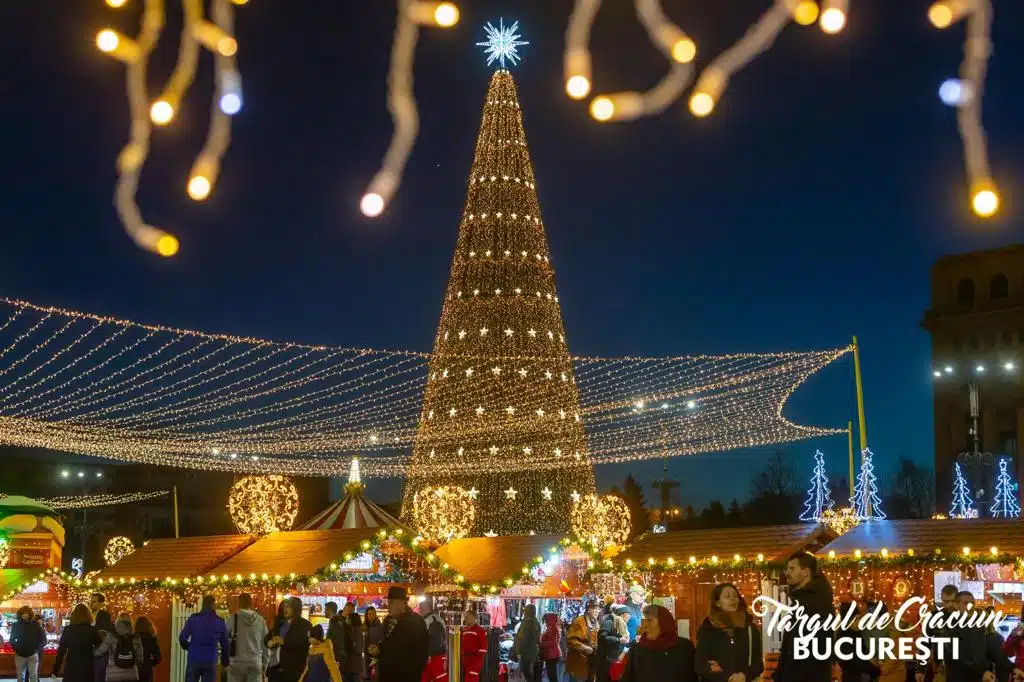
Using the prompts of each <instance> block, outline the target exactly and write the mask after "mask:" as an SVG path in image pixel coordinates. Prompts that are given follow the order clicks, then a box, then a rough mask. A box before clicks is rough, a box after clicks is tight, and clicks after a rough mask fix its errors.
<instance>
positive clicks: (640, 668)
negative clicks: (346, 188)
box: [622, 604, 697, 682]
mask: <svg viewBox="0 0 1024 682" xmlns="http://www.w3.org/2000/svg"><path fill="white" fill-rule="evenodd" d="M643 614H644V618H643V621H642V622H641V623H640V630H639V631H638V634H639V635H640V639H639V640H637V643H636V646H634V647H633V648H632V649H630V650H629V654H628V655H627V656H626V666H625V669H624V670H623V671H622V682H694V681H695V680H696V679H697V673H696V672H694V669H693V659H694V657H693V644H692V643H691V642H690V640H688V639H686V638H685V637H679V636H678V635H677V634H676V619H675V616H673V615H672V614H671V613H669V610H668V609H666V608H665V607H664V606H655V605H653V604H651V605H648V606H646V607H644V611H643Z"/></svg>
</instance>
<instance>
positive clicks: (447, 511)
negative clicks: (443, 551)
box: [412, 486, 476, 544]
mask: <svg viewBox="0 0 1024 682" xmlns="http://www.w3.org/2000/svg"><path fill="white" fill-rule="evenodd" d="M475 497H476V494H475V493H470V491H469V490H466V489H465V488H460V487H458V486H439V487H437V488H423V489H421V490H418V491H416V493H415V494H414V495H413V500H412V506H413V512H412V520H413V524H414V525H415V527H416V530H417V531H419V532H420V533H421V534H422V535H423V537H425V538H427V539H428V540H430V541H432V542H436V543H438V544H444V543H446V542H450V541H452V540H455V539H457V538H464V537H466V536H467V535H469V533H470V531H471V530H472V529H473V523H474V521H475V520H476V502H475V501H474V499H475Z"/></svg>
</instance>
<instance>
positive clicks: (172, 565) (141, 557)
mask: <svg viewBox="0 0 1024 682" xmlns="http://www.w3.org/2000/svg"><path fill="white" fill-rule="evenodd" d="M255 541H256V537H255V536H253V535H206V536H200V537H191V538H162V539H158V540H150V541H149V542H148V543H146V544H145V545H143V546H142V547H139V548H138V549H136V550H135V551H134V552H132V553H131V554H129V555H128V556H126V557H124V558H123V559H121V560H120V561H118V562H117V563H116V564H114V565H113V566H108V567H107V568H105V569H103V570H102V571H100V573H99V576H98V577H100V578H136V579H139V580H160V579H162V578H165V577H171V578H175V579H178V578H194V577H196V576H199V575H204V574H206V573H209V572H210V571H212V570H214V569H217V570H218V571H219V564H221V563H222V562H223V561H225V560H227V559H229V558H230V557H232V556H233V555H235V554H237V553H238V552H239V551H241V550H243V549H244V548H245V547H246V546H248V545H250V544H252V543H253V542H255Z"/></svg>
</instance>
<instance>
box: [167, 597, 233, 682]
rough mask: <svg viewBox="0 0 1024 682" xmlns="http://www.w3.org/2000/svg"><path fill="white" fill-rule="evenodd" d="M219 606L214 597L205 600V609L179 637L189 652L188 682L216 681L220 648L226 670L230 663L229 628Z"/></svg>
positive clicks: (221, 658)
mask: <svg viewBox="0 0 1024 682" xmlns="http://www.w3.org/2000/svg"><path fill="white" fill-rule="evenodd" d="M216 604H217V600H216V598H215V597H214V596H213V595H212V594H208V595H206V596H205V597H203V607H202V610H201V611H200V612H199V613H193V614H192V615H191V616H189V618H188V620H187V621H185V627H183V628H182V629H181V634H180V635H178V642H180V643H181V648H182V649H185V650H186V651H188V664H187V665H186V668H185V681H186V682H199V681H200V680H202V682H214V681H215V680H216V678H217V647H218V646H219V647H220V661H221V665H222V666H223V667H225V668H227V667H228V664H229V663H230V660H229V657H230V655H231V646H230V644H229V643H228V627H227V624H226V623H225V622H224V619H223V618H221V617H220V616H218V615H217V612H216V610H215V609H214V607H215V606H216Z"/></svg>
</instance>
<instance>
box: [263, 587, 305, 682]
mask: <svg viewBox="0 0 1024 682" xmlns="http://www.w3.org/2000/svg"><path fill="white" fill-rule="evenodd" d="M281 612H282V616H283V617H282V620H280V621H278V622H277V623H276V624H275V625H274V629H273V630H271V631H270V632H268V633H267V637H266V639H265V640H264V641H265V643H266V645H267V646H268V647H269V648H270V650H271V654H273V651H274V649H277V650H279V652H280V658H279V662H278V664H277V665H276V666H274V667H273V668H271V669H270V670H268V671H267V674H268V677H269V678H270V682H298V680H299V678H300V677H302V671H303V670H305V669H306V657H307V654H308V653H309V631H310V629H311V628H312V625H310V623H309V621H308V620H306V619H305V618H303V617H302V601H301V600H300V599H299V598H298V597H291V598H289V599H285V600H284V602H283V604H282V609H281Z"/></svg>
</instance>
